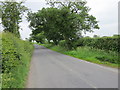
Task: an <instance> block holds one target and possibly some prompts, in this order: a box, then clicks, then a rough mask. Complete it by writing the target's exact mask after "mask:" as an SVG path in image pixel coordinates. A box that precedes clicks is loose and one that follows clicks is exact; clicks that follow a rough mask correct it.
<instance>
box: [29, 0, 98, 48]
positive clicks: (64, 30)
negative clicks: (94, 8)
mask: <svg viewBox="0 0 120 90" xmlns="http://www.w3.org/2000/svg"><path fill="white" fill-rule="evenodd" d="M48 4H49V5H50V6H51V7H49V8H43V9H42V10H39V11H38V12H36V13H32V12H29V13H28V21H29V22H30V28H31V29H32V32H33V33H32V34H33V35H36V34H37V33H41V32H44V35H45V37H46V39H47V40H53V42H54V44H58V42H59V41H60V40H65V42H66V46H67V49H68V50H70V49H73V48H75V47H74V42H75V41H76V39H77V38H78V37H79V34H78V33H80V35H81V34H82V32H92V31H93V29H99V26H98V24H97V23H98V21H97V20H96V18H95V17H94V16H92V15H90V14H89V13H88V12H89V11H90V8H88V7H87V6H86V2H85V1H80V2H70V1H67V2H50V1H48Z"/></svg>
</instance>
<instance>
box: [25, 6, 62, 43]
mask: <svg viewBox="0 0 120 90" xmlns="http://www.w3.org/2000/svg"><path fill="white" fill-rule="evenodd" d="M59 11H60V10H59V9H57V8H46V9H45V8H43V9H42V10H39V11H38V12H37V13H32V12H29V13H28V17H27V19H28V21H29V22H30V25H29V26H30V28H31V29H32V35H34V36H36V35H37V34H38V33H41V32H44V36H45V37H46V39H47V40H48V41H49V42H50V40H53V42H54V44H55V45H57V44H58V42H59V41H60V40H62V39H63V37H62V35H61V34H60V33H59V28H58V26H57V24H56V23H57V21H56V20H58V19H59V17H58V16H59Z"/></svg>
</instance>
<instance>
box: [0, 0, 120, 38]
mask: <svg viewBox="0 0 120 90" xmlns="http://www.w3.org/2000/svg"><path fill="white" fill-rule="evenodd" d="M2 1H4V0H2ZM17 1H21V0H17ZM86 1H87V4H86V6H88V7H90V8H91V10H90V12H89V14H91V15H93V16H95V17H96V18H97V21H99V22H98V24H99V26H100V29H99V30H93V31H94V33H86V34H83V35H84V36H90V37H92V36H93V35H98V36H112V35H114V34H118V2H119V1H120V0H86ZM24 5H25V6H27V7H28V8H29V9H31V10H32V11H33V12H37V10H40V9H42V8H43V7H48V5H46V1H45V0H26V1H25V3H24ZM28 25H29V23H28V22H27V20H26V18H25V17H23V22H22V23H20V26H21V28H22V30H20V33H21V37H22V39H25V38H29V34H31V30H30V29H29V27H28Z"/></svg>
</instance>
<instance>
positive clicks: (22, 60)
mask: <svg viewBox="0 0 120 90" xmlns="http://www.w3.org/2000/svg"><path fill="white" fill-rule="evenodd" d="M32 51H33V45H32V44H31V43H30V42H28V41H23V40H20V39H18V38H17V37H15V36H14V35H13V34H11V33H2V88H23V87H24V85H25V79H26V77H27V73H28V71H29V63H30V59H31V55H32Z"/></svg>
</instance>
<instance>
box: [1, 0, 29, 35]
mask: <svg viewBox="0 0 120 90" xmlns="http://www.w3.org/2000/svg"><path fill="white" fill-rule="evenodd" d="M22 4H23V2H16V1H15V0H7V1H4V2H1V5H2V25H3V27H4V31H8V32H11V33H14V34H15V35H16V36H17V37H20V33H19V28H20V27H19V23H20V22H21V21H22V15H23V13H24V12H25V11H26V10H28V9H27V8H26V7H25V6H24V5H22Z"/></svg>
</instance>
